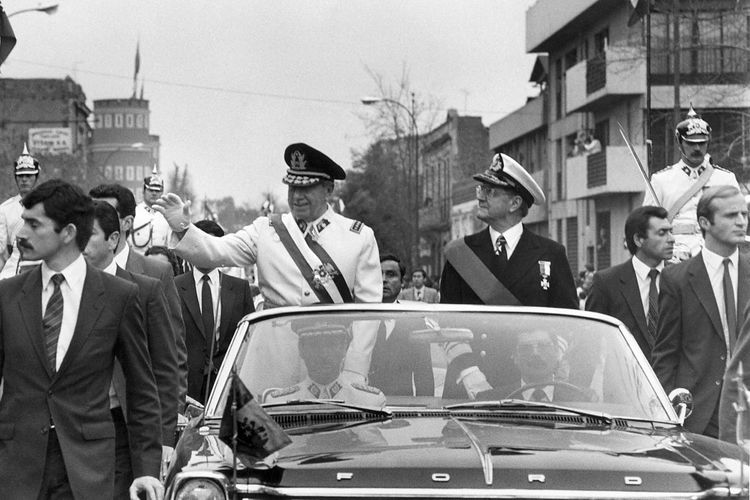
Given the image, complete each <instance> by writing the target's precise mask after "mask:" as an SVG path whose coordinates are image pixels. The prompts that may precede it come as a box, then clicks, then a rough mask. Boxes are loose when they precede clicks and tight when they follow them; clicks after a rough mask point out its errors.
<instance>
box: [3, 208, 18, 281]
mask: <svg viewBox="0 0 750 500" xmlns="http://www.w3.org/2000/svg"><path fill="white" fill-rule="evenodd" d="M21 213H23V205H21V195H20V194H17V195H15V196H13V197H12V198H8V199H7V200H5V201H4V202H3V204H2V205H0V244H2V253H3V254H4V255H5V256H6V257H7V255H8V248H9V247H11V248H12V251H11V254H10V257H7V260H6V261H5V265H4V266H3V269H2V271H0V279H2V278H10V277H11V276H15V275H16V271H17V268H18V260H19V258H20V256H21V253H20V252H19V250H18V247H17V246H16V235H17V234H18V231H19V230H20V229H21V227H22V226H23V219H21Z"/></svg>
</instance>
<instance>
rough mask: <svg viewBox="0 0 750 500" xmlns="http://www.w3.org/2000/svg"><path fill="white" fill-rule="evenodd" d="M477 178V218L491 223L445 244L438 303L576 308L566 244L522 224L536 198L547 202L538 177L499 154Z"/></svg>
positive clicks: (573, 283)
mask: <svg viewBox="0 0 750 500" xmlns="http://www.w3.org/2000/svg"><path fill="white" fill-rule="evenodd" d="M474 180H476V181H478V183H479V184H478V185H477V188H476V191H477V205H478V210H477V217H478V218H479V220H481V221H483V222H486V223H487V224H488V226H489V227H488V228H487V229H484V230H483V231H480V232H478V233H475V234H472V235H469V236H466V237H465V238H463V239H462V240H454V241H452V242H451V243H449V244H448V246H447V247H446V256H447V257H448V260H447V262H446V263H445V266H444V267H443V274H442V279H441V280H440V302H442V303H446V304H492V305H514V304H521V305H525V306H548V307H565V308H569V309H578V298H577V297H576V287H575V282H574V281H573V273H572V272H571V270H570V265H569V264H568V259H567V257H566V255H565V248H564V247H563V246H562V245H560V244H559V243H557V242H555V241H552V240H550V239H547V238H544V237H542V236H539V235H536V234H534V233H532V232H531V231H529V230H528V229H526V228H525V227H524V226H523V224H522V221H523V218H524V217H525V216H526V215H527V214H528V212H529V208H530V207H531V206H532V205H533V204H534V203H536V204H538V205H541V204H543V203H544V202H545V198H544V193H543V192H542V189H541V188H540V187H539V185H538V184H537V183H536V181H535V180H534V178H533V177H532V176H531V175H529V173H528V172H526V170H524V168H523V167H522V166H521V165H519V164H518V162H516V161H515V160H514V159H512V158H511V157H509V156H507V155H504V154H496V155H495V157H494V158H493V160H492V163H491V164H490V167H489V168H488V169H487V170H486V171H485V172H484V173H481V174H477V175H475V176H474ZM459 264H460V265H462V266H465V267H464V269H465V271H462V270H459V269H457V268H456V266H457V265H459ZM483 290H484V291H483ZM498 290H500V291H498ZM503 290H504V291H503Z"/></svg>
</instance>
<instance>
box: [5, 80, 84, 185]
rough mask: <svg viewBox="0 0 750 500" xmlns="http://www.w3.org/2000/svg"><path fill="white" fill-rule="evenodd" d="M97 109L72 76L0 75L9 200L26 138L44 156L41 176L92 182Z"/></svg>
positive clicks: (41, 156)
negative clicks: (93, 122) (93, 118)
mask: <svg viewBox="0 0 750 500" xmlns="http://www.w3.org/2000/svg"><path fill="white" fill-rule="evenodd" d="M90 113H91V111H90V109H89V108H88V106H87V105H86V95H85V94H84V92H83V89H82V88H81V86H80V85H79V84H78V83H76V82H75V81H73V79H72V78H70V77H65V78H62V79H59V78H58V79H54V78H32V79H28V78H24V79H15V78H0V168H2V174H1V175H2V179H4V180H3V182H2V183H0V185H2V190H1V191H2V192H1V193H0V195H2V196H3V199H5V198H7V197H8V195H14V194H16V192H15V184H14V182H13V180H12V179H13V162H14V161H15V160H16V158H18V156H19V155H20V154H21V152H22V151H23V145H24V143H26V144H27V145H28V147H29V151H30V152H31V153H32V154H33V155H34V156H36V157H38V158H39V160H40V162H41V165H42V173H41V178H47V179H49V178H52V177H64V178H67V179H69V180H71V181H73V182H79V183H84V184H85V182H86V180H87V179H86V176H85V174H86V166H87V164H88V160H89V157H88V155H89V144H90V139H91V126H90V125H89V123H88V118H89V115H90Z"/></svg>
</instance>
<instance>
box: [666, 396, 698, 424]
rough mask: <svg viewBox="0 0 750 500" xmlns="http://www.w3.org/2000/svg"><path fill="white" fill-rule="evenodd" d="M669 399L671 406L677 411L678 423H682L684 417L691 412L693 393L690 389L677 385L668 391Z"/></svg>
mask: <svg viewBox="0 0 750 500" xmlns="http://www.w3.org/2000/svg"><path fill="white" fill-rule="evenodd" d="M669 401H670V402H671V403H672V408H674V411H676V412H677V417H678V418H679V421H680V425H683V424H684V422H685V419H686V418H688V417H689V416H690V414H691V413H693V395H692V394H690V391H688V390H687V389H683V388H682V387H678V388H677V389H674V390H672V392H670V393H669Z"/></svg>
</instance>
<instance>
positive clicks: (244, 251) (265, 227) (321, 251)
mask: <svg viewBox="0 0 750 500" xmlns="http://www.w3.org/2000/svg"><path fill="white" fill-rule="evenodd" d="M284 161H285V162H286V164H287V166H288V167H289V168H288V169H287V171H286V175H285V176H284V178H283V182H284V184H286V185H287V186H288V195H287V201H288V203H289V208H290V212H289V213H285V214H274V213H270V214H268V215H266V216H261V217H258V218H257V219H255V221H253V222H252V223H251V224H249V225H247V226H245V227H244V228H242V229H240V230H239V231H237V232H236V233H233V234H228V235H225V236H223V237H221V238H217V237H214V236H210V235H207V234H206V233H204V232H203V231H200V230H199V229H197V228H195V227H194V226H193V225H192V224H190V208H189V204H186V203H184V202H183V201H182V200H181V199H180V197H179V196H177V195H176V194H173V193H169V194H166V195H165V196H162V197H161V198H160V199H159V200H158V201H157V202H156V203H155V204H154V207H156V210H158V211H159V212H161V213H162V214H163V215H164V216H165V217H166V219H167V221H168V222H169V225H170V227H171V228H172V230H173V231H174V233H175V234H176V235H177V237H178V238H179V242H178V243H177V245H176V246H175V248H174V250H175V252H176V253H177V254H178V255H180V256H181V257H183V258H184V259H185V260H187V261H188V262H190V263H192V264H193V265H194V266H198V267H209V268H211V267H221V266H249V265H252V264H256V265H257V269H258V271H257V278H258V286H259V287H260V292H261V294H262V295H263V298H264V301H265V307H278V306H299V305H307V304H314V303H323V304H330V303H345V302H380V300H381V297H382V293H383V285H382V280H381V275H380V262H379V253H378V246H377V243H376V241H375V236H374V234H373V232H372V229H370V228H369V227H367V226H366V225H365V224H363V223H362V222H360V221H355V220H351V219H348V218H346V217H344V216H342V215H340V214H337V213H335V212H334V211H333V209H332V208H331V207H330V206H329V205H328V202H327V199H328V197H329V196H330V195H331V193H332V191H333V184H334V181H335V180H337V179H344V178H345V177H346V173H345V172H344V170H343V169H342V168H341V167H340V166H339V165H338V164H337V163H336V162H334V161H333V160H332V159H330V158H329V157H328V156H326V155H325V154H323V153H322V152H320V151H318V150H317V149H315V148H313V147H311V146H308V145H307V144H303V143H296V144H291V145H290V146H288V147H287V148H286V150H285V151H284ZM376 335H377V331H376V330H375V332H373V333H372V335H371V336H370V335H369V333H368V334H367V335H362V336H360V335H359V333H358V332H357V331H356V330H355V335H354V340H353V342H352V349H355V350H357V352H359V353H360V355H359V356H356V359H358V361H356V362H353V361H352V362H353V363H354V364H353V365H350V366H351V368H352V370H353V371H355V372H356V373H358V374H360V375H361V374H366V373H367V369H368V367H369V356H370V353H371V350H372V346H373V345H374V342H375V337H376ZM360 349H361V351H360ZM353 359H355V356H349V357H347V363H349V362H350V360H353ZM362 380H364V378H362Z"/></svg>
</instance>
